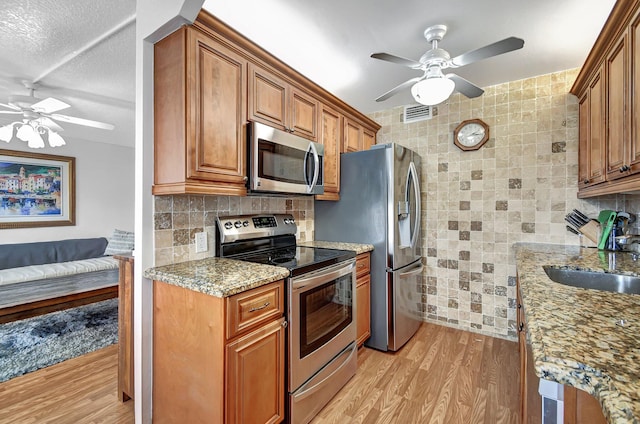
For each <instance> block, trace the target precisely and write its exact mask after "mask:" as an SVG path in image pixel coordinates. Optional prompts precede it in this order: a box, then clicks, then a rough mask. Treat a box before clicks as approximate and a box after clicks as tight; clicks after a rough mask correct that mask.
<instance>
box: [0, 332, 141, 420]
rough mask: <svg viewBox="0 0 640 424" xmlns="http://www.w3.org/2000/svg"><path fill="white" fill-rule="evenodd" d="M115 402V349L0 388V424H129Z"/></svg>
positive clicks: (129, 408)
mask: <svg viewBox="0 0 640 424" xmlns="http://www.w3.org/2000/svg"><path fill="white" fill-rule="evenodd" d="M133 421H134V419H133V401H129V402H125V403H121V402H120V401H119V400H118V345H117V344H116V345H112V346H109V347H106V348H104V349H100V350H97V351H95V352H91V353H89V354H86V355H83V356H79V357H77V358H74V359H70V360H68V361H64V362H61V363H59V364H56V365H53V366H50V367H47V368H43V369H41V370H38V371H35V372H32V373H29V374H26V375H23V376H20V377H16V378H13V379H11V380H9V381H6V382H4V383H0V424H9V423H11V424H23V423H24V424H29V423H38V424H47V423H56V424H85V423H87V424H89V423H92V424H98V423H105V424H130V423H133Z"/></svg>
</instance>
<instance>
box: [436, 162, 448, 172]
mask: <svg viewBox="0 0 640 424" xmlns="http://www.w3.org/2000/svg"><path fill="white" fill-rule="evenodd" d="M447 171H449V164H448V163H439V164H438V172H447Z"/></svg>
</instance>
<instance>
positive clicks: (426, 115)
mask: <svg viewBox="0 0 640 424" xmlns="http://www.w3.org/2000/svg"><path fill="white" fill-rule="evenodd" d="M437 110H438V109H437V108H435V107H432V106H426V105H415V106H405V107H404V113H403V114H402V122H404V123H405V124H408V123H411V122H418V121H424V120H425V119H431V118H433V117H434V116H435V115H436V114H437Z"/></svg>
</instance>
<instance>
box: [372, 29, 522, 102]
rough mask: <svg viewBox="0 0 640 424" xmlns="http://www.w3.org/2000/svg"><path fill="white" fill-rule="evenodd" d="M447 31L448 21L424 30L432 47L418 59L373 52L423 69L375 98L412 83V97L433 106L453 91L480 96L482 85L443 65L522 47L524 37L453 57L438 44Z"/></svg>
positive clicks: (454, 65) (453, 65)
mask: <svg viewBox="0 0 640 424" xmlns="http://www.w3.org/2000/svg"><path fill="white" fill-rule="evenodd" d="M446 33H447V26H446V25H433V26H430V27H429V28H427V29H426V30H425V31H424V38H425V39H426V40H427V42H429V43H431V49H430V50H428V51H427V52H426V53H425V54H423V55H422V57H420V60H419V61H417V62H416V61H414V60H411V59H405V58H403V57H399V56H394V55H392V54H389V53H374V54H372V55H371V57H372V58H374V59H380V60H385V61H387V62H392V63H395V64H398V65H402V66H406V67H408V68H411V69H415V70H421V71H423V75H422V76H421V77H416V78H412V79H410V80H408V81H405V82H403V83H402V84H400V85H398V86H397V87H395V88H392V89H391V90H389V91H387V92H386V93H384V94H383V95H381V96H380V97H378V98H377V99H376V101H377V102H381V101H384V100H387V99H388V98H389V97H391V96H393V95H395V94H397V93H399V92H400V91H402V90H404V89H405V88H408V87H409V86H411V94H412V95H413V98H414V99H415V100H416V101H417V102H418V103H421V104H423V105H428V106H433V105H437V104H439V103H442V102H444V101H445V100H447V99H448V98H449V96H451V94H452V93H453V91H458V92H459V93H461V94H463V95H464V96H466V97H468V98H474V97H478V96H481V95H482V93H484V90H482V89H481V88H480V87H478V86H476V85H475V84H473V83H471V82H469V81H467V80H466V79H464V78H462V77H460V76H458V75H456V74H453V73H449V74H446V75H444V74H443V73H442V70H443V69H447V68H459V67H461V66H465V65H468V64H470V63H473V62H477V61H479V60H483V59H487V58H490V57H493V56H497V55H500V54H503V53H508V52H510V51H513V50H518V49H521V48H522V47H523V46H524V40H522V39H520V38H516V37H509V38H505V39H504V40H501V41H497V42H495V43H493V44H489V45H487V46H484V47H481V48H479V49H476V50H472V51H469V52H467V53H463V54H461V55H459V56H456V57H454V58H451V56H450V55H449V53H448V52H447V51H446V50H443V49H441V48H439V47H438V42H439V41H442V38H443V37H444V35H445V34H446Z"/></svg>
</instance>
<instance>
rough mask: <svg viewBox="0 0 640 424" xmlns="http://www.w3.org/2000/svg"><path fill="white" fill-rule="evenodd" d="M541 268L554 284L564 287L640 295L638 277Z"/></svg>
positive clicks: (639, 280) (550, 267)
mask: <svg viewBox="0 0 640 424" xmlns="http://www.w3.org/2000/svg"><path fill="white" fill-rule="evenodd" d="M543 268H544V272H546V273H547V275H548V276H549V278H551V279H552V280H553V281H555V282H556V283H560V284H564V285H566V286H573V287H582V288H584V289H596V290H605V291H610V292H615V293H627V294H640V277H633V276H630V275H620V274H608V273H604V272H593V271H581V270H576V269H564V268H555V267H552V266H543Z"/></svg>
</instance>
